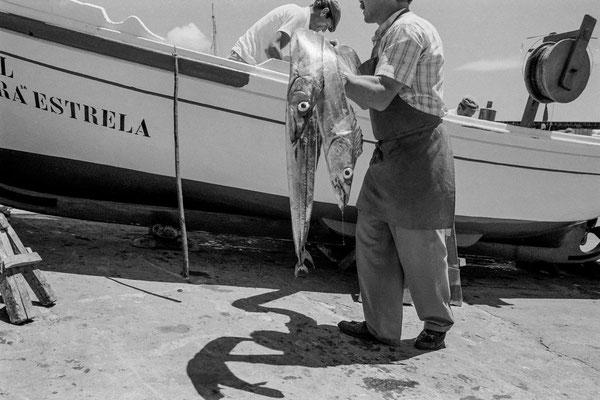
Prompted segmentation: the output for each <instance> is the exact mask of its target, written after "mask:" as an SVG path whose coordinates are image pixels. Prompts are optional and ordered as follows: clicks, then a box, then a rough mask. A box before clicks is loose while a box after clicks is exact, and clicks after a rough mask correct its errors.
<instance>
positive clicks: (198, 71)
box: [0, 1, 600, 257]
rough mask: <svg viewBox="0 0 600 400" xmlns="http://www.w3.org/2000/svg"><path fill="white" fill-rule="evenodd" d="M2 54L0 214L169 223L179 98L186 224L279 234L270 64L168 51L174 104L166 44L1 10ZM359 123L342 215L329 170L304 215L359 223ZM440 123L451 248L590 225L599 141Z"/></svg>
mask: <svg viewBox="0 0 600 400" xmlns="http://www.w3.org/2000/svg"><path fill="white" fill-rule="evenodd" d="M4 3H5V2H1V1H0V6H2V5H3V4H4ZM15 7H16V6H13V8H15ZM16 8H18V7H16ZM0 11H1V9H0ZM117 39H119V40H117ZM125 39H126V40H125ZM0 43H1V45H0V85H1V86H0V113H1V114H0V160H2V169H3V171H5V172H4V173H2V174H0V203H1V204H5V205H9V206H14V207H18V208H23V209H27V210H32V211H37V212H43V213H47V214H54V215H60V216H66V217H74V218H83V219H93V220H100V221H106V222H119V223H137V224H149V223H154V222H157V221H160V220H171V221H177V219H174V218H173V216H174V215H176V214H175V208H176V207H177V199H176V193H177V192H176V183H175V179H174V171H175V168H174V165H175V161H174V136H173V126H174V113H173V105H174V102H175V101H177V103H178V127H179V137H180V140H179V141H180V146H181V148H180V160H181V171H182V179H183V194H184V205H185V208H186V213H190V217H188V218H186V221H187V222H188V223H189V224H190V229H195V228H196V229H206V230H216V231H218V226H217V225H218V223H213V222H211V223H209V222H207V221H208V220H214V221H220V223H221V224H223V225H227V224H224V223H223V218H221V217H218V215H227V216H230V217H231V219H232V220H235V221H241V220H243V219H244V218H249V219H250V220H252V221H255V220H257V219H261V220H265V221H270V222H268V223H263V224H262V225H261V224H260V223H257V224H256V225H260V226H257V227H256V228H257V229H256V230H255V231H256V234H264V235H266V236H281V237H290V236H291V228H289V229H288V228H287V227H289V218H290V213H289V199H288V193H287V174H286V163H285V146H284V135H285V121H284V118H285V98H286V96H285V94H286V88H287V83H288V77H287V74H286V73H285V72H281V69H278V68H270V67H269V66H263V67H260V66H259V67H255V66H249V65H245V64H240V63H236V62H233V61H231V60H226V59H222V58H218V57H214V56H210V55H206V54H201V53H195V52H190V51H186V50H178V60H179V61H178V62H179V63H180V64H179V68H178V71H179V74H180V75H178V79H179V96H178V98H177V99H174V97H173V83H174V79H175V68H174V60H175V57H174V56H173V54H172V53H173V49H172V48H171V47H170V46H168V45H166V44H164V43H159V42H156V41H148V40H146V39H140V38H130V37H127V38H123V37H119V36H118V35H116V34H115V33H114V32H110V34H106V33H103V32H101V31H100V30H98V29H93V28H90V27H89V24H83V25H82V24H75V23H74V24H73V26H62V27H61V26H58V25H49V24H45V23H43V22H40V21H38V20H37V19H35V18H29V17H26V16H22V15H17V14H14V13H9V12H4V13H2V12H0ZM358 119H359V124H360V125H361V127H362V129H363V133H364V137H365V139H366V141H365V144H364V152H365V155H364V156H363V157H361V158H359V160H358V164H357V166H356V168H355V177H354V190H353V191H352V194H351V197H350V201H349V207H348V208H347V209H346V210H345V211H344V214H343V215H342V214H341V213H340V211H339V210H338V209H337V206H336V199H335V196H334V194H333V191H332V190H331V187H330V184H329V179H328V176H327V172H326V168H318V171H317V177H316V180H315V204H314V208H313V216H314V217H315V219H316V220H332V221H341V220H343V221H344V222H345V223H352V222H354V221H355V219H356V208H355V207H354V204H355V202H356V198H357V195H358V192H359V188H360V185H361V183H362V180H363V178H364V174H365V171H366V170H367V168H368V160H369V154H370V153H371V152H372V151H373V149H374V143H375V142H374V139H373V137H372V132H371V130H370V122H369V120H368V115H367V114H366V113H364V112H362V113H359V115H358ZM444 123H445V124H446V126H447V128H448V132H449V134H450V136H451V140H452V146H453V149H454V154H455V164H456V179H457V202H456V204H457V210H456V214H457V219H456V230H457V233H458V235H459V246H461V247H472V246H473V245H475V244H476V243H482V242H489V243H501V244H509V245H517V246H522V245H532V246H534V247H548V248H560V247H561V246H563V244H562V243H563V241H564V238H565V237H567V236H568V233H569V232H571V231H573V230H574V229H575V228H574V227H579V226H584V225H585V226H588V224H589V223H588V221H592V220H594V219H596V218H597V217H598V216H599V215H600V203H598V202H597V199H598V198H600V139H597V138H591V137H578V136H576V135H569V134H564V133H557V132H547V131H541V130H534V129H526V128H520V127H514V126H509V125H506V124H499V123H494V122H489V121H479V120H474V119H471V118H462V117H448V118H446V120H445V122H444ZM549 182H551V184H549ZM192 214H194V215H196V216H197V218H193V217H192V216H191V215H192ZM241 225H244V224H243V223H242V224H241ZM275 225H277V226H283V227H284V228H281V229H279V228H278V229H275ZM263 228H264V229H263ZM232 229H235V228H232ZM242 229H243V230H247V231H248V232H250V231H252V229H248V226H245V227H244V228H242ZM334 230H335V229H334ZM261 231H263V232H261ZM264 231H266V232H264ZM286 231H287V233H286ZM338 231H339V233H349V232H351V231H352V227H351V226H348V227H345V228H343V229H341V230H338ZM240 232H241V231H240ZM269 232H270V233H269ZM568 256H569V255H567V257H568ZM577 256H580V254H577ZM598 257H600V254H599V255H598Z"/></svg>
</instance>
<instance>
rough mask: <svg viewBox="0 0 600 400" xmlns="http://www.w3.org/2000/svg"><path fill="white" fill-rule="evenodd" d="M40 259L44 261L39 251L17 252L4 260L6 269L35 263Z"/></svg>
mask: <svg viewBox="0 0 600 400" xmlns="http://www.w3.org/2000/svg"><path fill="white" fill-rule="evenodd" d="M40 261H42V257H40V256H39V254H38V253H25V254H16V255H14V256H9V257H6V258H4V259H3V260H2V262H3V263H4V270H9V269H11V268H17V267H23V266H25V265H31V264H35V263H38V262H40Z"/></svg>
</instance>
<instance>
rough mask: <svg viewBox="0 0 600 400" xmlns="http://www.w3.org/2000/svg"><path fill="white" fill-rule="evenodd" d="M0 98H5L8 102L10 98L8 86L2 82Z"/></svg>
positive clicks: (0, 82)
mask: <svg viewBox="0 0 600 400" xmlns="http://www.w3.org/2000/svg"><path fill="white" fill-rule="evenodd" d="M0 97H6V98H7V99H8V100H10V96H9V94H8V85H7V84H6V83H5V82H3V81H0Z"/></svg>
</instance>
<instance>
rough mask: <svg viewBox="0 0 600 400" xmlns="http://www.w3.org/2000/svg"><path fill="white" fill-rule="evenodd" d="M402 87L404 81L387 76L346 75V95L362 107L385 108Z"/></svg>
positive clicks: (380, 109) (378, 109)
mask: <svg viewBox="0 0 600 400" xmlns="http://www.w3.org/2000/svg"><path fill="white" fill-rule="evenodd" d="M401 88H402V83H400V82H398V81H396V80H394V79H391V78H388V77H386V76H380V75H377V76H372V75H348V76H346V96H348V98H350V99H351V100H353V101H354V102H356V104H358V105H359V107H361V108H362V109H366V108H373V109H375V110H377V111H383V110H385V109H386V108H387V107H388V106H389V105H390V103H391V102H392V100H393V99H394V97H395V96H397V95H398V92H399V91H400V89H401Z"/></svg>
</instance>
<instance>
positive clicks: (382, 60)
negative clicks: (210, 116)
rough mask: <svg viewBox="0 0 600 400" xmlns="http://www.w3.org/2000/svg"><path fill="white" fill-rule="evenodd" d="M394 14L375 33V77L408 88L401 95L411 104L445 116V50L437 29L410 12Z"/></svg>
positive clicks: (425, 110)
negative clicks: (396, 82) (378, 76)
mask: <svg viewBox="0 0 600 400" xmlns="http://www.w3.org/2000/svg"><path fill="white" fill-rule="evenodd" d="M401 11H402V10H400V11H398V12H396V13H394V14H393V15H392V16H390V18H388V20H387V21H385V22H384V23H383V24H382V25H381V26H380V27H379V29H377V31H376V32H375V36H374V37H373V43H374V46H375V48H374V49H373V56H375V55H377V56H378V57H379V62H378V63H377V68H376V70H375V75H382V76H386V77H388V78H391V79H394V80H396V81H398V82H400V83H403V84H404V86H403V87H402V89H400V92H399V96H400V98H401V99H402V100H404V101H405V102H406V103H408V105H410V106H412V107H414V108H416V109H417V110H420V111H423V112H426V113H428V114H432V115H437V116H439V117H442V116H443V115H444V114H445V112H446V106H445V105H444V101H443V100H442V98H443V95H444V89H443V87H444V69H443V66H444V49H443V46H442V40H441V38H440V36H439V34H438V32H437V30H436V29H435V28H434V27H433V25H431V23H429V22H428V21H426V20H424V19H423V18H421V17H418V16H417V15H415V14H413V13H411V12H408V13H405V14H403V15H402V16H400V18H398V19H396V18H397V16H398V14H399V13H400V12H401Z"/></svg>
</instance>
